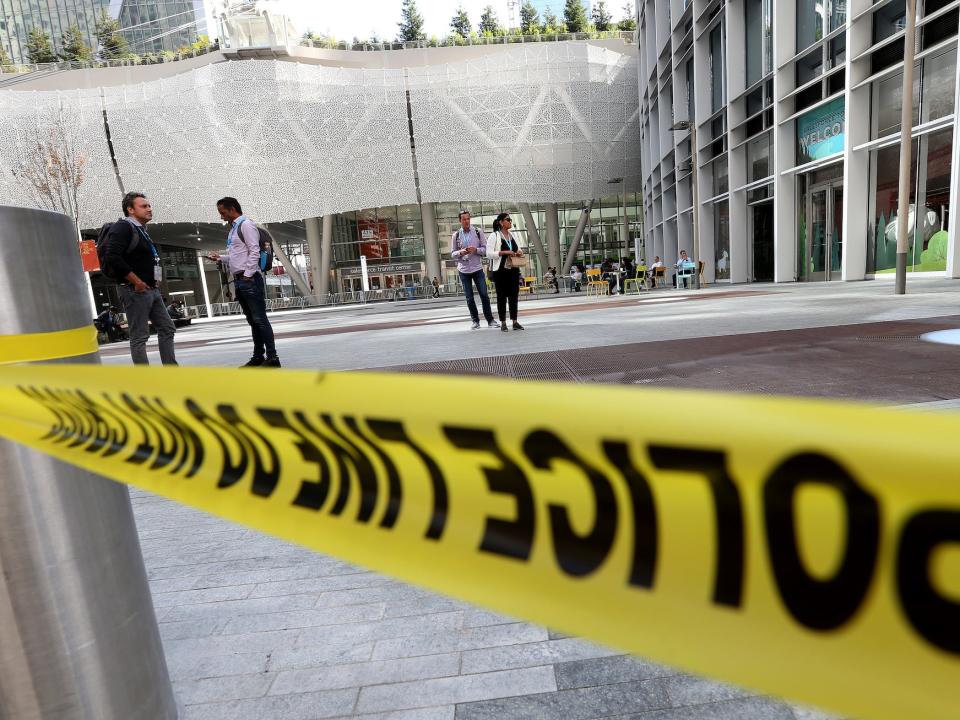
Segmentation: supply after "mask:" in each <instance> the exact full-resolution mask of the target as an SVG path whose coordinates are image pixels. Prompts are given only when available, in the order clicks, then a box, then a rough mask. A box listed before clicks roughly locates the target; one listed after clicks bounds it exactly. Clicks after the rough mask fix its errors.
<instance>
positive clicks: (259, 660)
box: [167, 650, 270, 681]
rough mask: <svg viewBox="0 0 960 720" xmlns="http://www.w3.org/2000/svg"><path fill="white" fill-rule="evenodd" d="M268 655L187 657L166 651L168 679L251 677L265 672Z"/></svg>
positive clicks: (242, 654) (236, 654) (244, 654)
mask: <svg viewBox="0 0 960 720" xmlns="http://www.w3.org/2000/svg"><path fill="white" fill-rule="evenodd" d="M269 659H270V655H269V653H235V654H232V655H189V654H185V653H183V654H181V653H174V652H170V651H169V650H168V651H167V670H168V671H169V672H170V679H171V680H174V681H177V680H202V679H204V678H211V677H226V676H228V675H251V674H254V673H262V672H266V669H267V662H268V661H269Z"/></svg>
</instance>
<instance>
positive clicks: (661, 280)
mask: <svg viewBox="0 0 960 720" xmlns="http://www.w3.org/2000/svg"><path fill="white" fill-rule="evenodd" d="M653 284H654V285H655V286H657V287H666V286H667V269H666V268H665V267H655V268H654V269H653Z"/></svg>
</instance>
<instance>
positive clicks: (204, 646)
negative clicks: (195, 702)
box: [163, 630, 301, 657]
mask: <svg viewBox="0 0 960 720" xmlns="http://www.w3.org/2000/svg"><path fill="white" fill-rule="evenodd" d="M300 633H301V631H300V630H276V631H273V632H261V633H248V634H245V635H212V636H210V637H205V638H184V639H182V640H169V641H164V643H163V647H164V649H165V650H166V651H167V654H168V655H175V656H176V655H184V654H185V655H192V656H197V657H200V656H203V655H234V654H245V653H256V652H263V653H269V652H274V651H276V650H277V649H279V648H292V647H294V645H295V643H296V641H297V639H298V638H299V637H300Z"/></svg>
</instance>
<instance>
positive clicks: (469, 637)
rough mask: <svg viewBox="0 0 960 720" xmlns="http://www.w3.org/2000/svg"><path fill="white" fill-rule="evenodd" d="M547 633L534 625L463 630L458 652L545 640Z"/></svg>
mask: <svg viewBox="0 0 960 720" xmlns="http://www.w3.org/2000/svg"><path fill="white" fill-rule="evenodd" d="M546 639H547V631H546V629H544V628H542V627H537V626H536V625H529V624H527V623H514V624H512V625H487V626H484V627H477V628H468V629H464V630H463V632H462V633H460V642H459V644H458V647H459V649H460V650H475V649H479V648H485V647H495V646H497V645H515V644H517V643H529V642H537V641H538V640H546Z"/></svg>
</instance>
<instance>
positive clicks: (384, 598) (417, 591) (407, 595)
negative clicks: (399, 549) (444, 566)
mask: <svg viewBox="0 0 960 720" xmlns="http://www.w3.org/2000/svg"><path fill="white" fill-rule="evenodd" d="M435 597H436V594H435V593H432V592H430V591H429V590H423V589H421V588H418V587H413V586H412V585H404V584H403V583H399V582H396V581H394V582H391V583H387V584H383V585H375V586H373V587H361V588H355V589H352V590H332V591H330V592H324V593H322V594H321V595H320V598H319V600H318V601H317V607H333V606H335V605H365V604H367V603H372V602H405V601H410V600H429V599H433V598H435Z"/></svg>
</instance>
